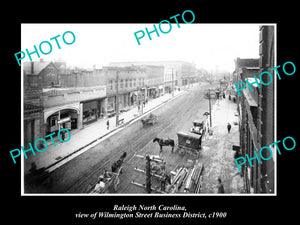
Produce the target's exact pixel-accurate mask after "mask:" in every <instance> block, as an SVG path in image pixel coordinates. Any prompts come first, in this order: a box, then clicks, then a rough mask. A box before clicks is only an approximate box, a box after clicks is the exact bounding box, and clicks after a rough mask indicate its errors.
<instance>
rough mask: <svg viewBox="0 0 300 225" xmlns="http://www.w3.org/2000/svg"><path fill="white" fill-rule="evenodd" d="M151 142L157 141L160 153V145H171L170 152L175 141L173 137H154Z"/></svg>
mask: <svg viewBox="0 0 300 225" xmlns="http://www.w3.org/2000/svg"><path fill="white" fill-rule="evenodd" d="M153 142H157V143H158V144H159V146H160V153H161V152H162V146H171V147H172V152H173V150H174V146H175V142H174V140H173V139H170V138H168V139H167V140H164V139H160V138H157V137H156V138H154V139H153Z"/></svg>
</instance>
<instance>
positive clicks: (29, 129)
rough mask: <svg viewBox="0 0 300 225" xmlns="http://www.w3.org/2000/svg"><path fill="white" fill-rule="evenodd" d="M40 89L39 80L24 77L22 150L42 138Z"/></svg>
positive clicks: (42, 124)
mask: <svg viewBox="0 0 300 225" xmlns="http://www.w3.org/2000/svg"><path fill="white" fill-rule="evenodd" d="M43 109H44V108H43V100H42V88H41V85H40V84H39V79H33V80H31V83H30V82H29V80H28V77H27V76H24V88H23V126H24V148H25V149H27V148H29V145H28V144H29V143H32V144H33V143H34V142H35V140H36V139H38V138H43V136H44V123H43Z"/></svg>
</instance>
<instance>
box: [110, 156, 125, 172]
mask: <svg viewBox="0 0 300 225" xmlns="http://www.w3.org/2000/svg"><path fill="white" fill-rule="evenodd" d="M126 156H127V152H123V154H122V155H121V156H120V158H119V159H118V160H117V161H115V162H114V163H113V164H112V166H111V172H114V173H115V172H116V171H117V170H118V169H119V168H120V167H121V165H122V164H123V161H124V159H125V157H126Z"/></svg>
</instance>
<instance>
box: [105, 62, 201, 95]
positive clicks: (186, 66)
mask: <svg viewBox="0 0 300 225" xmlns="http://www.w3.org/2000/svg"><path fill="white" fill-rule="evenodd" d="M109 65H111V66H120V67H123V66H141V65H147V66H150V65H151V66H162V67H164V71H163V74H162V78H163V82H161V83H160V84H159V85H161V86H162V87H163V88H164V92H169V91H171V89H172V82H173V86H174V87H175V86H179V87H181V86H185V85H188V84H190V83H194V82H196V81H197V71H196V66H195V65H194V64H193V63H189V62H185V61H138V62H135V61H134V62H111V63H109Z"/></svg>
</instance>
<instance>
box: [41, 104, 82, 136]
mask: <svg viewBox="0 0 300 225" xmlns="http://www.w3.org/2000/svg"><path fill="white" fill-rule="evenodd" d="M61 128H67V129H68V130H73V129H77V128H78V111H76V110H74V109H62V110H59V111H57V112H55V113H53V114H51V115H50V116H49V117H48V118H47V120H46V134H50V133H53V132H57V131H59V130H60V129H61Z"/></svg>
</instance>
